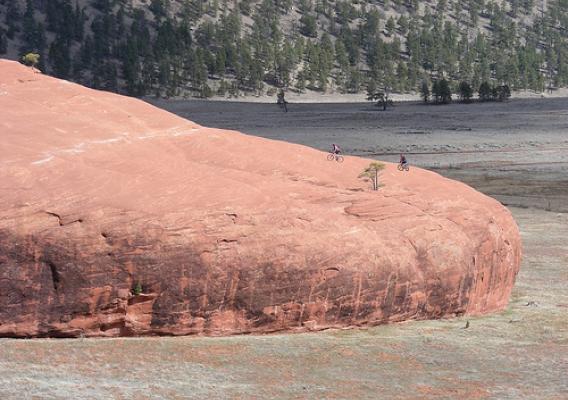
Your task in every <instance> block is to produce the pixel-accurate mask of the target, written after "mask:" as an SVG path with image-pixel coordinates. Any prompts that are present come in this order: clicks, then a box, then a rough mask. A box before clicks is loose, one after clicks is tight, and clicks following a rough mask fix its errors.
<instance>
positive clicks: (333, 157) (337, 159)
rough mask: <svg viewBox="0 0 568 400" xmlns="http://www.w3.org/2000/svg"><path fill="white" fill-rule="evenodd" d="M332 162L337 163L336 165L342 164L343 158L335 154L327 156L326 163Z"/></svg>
mask: <svg viewBox="0 0 568 400" xmlns="http://www.w3.org/2000/svg"><path fill="white" fill-rule="evenodd" d="M333 160H335V161H337V162H338V163H342V162H343V156H342V155H339V154H335V153H329V154H328V155H327V161H333Z"/></svg>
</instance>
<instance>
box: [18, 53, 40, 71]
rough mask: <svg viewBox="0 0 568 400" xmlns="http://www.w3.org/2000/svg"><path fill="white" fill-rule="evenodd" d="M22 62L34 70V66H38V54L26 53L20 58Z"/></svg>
mask: <svg viewBox="0 0 568 400" xmlns="http://www.w3.org/2000/svg"><path fill="white" fill-rule="evenodd" d="M22 62H23V63H24V64H26V65H28V66H30V67H32V69H33V70H35V68H36V66H37V65H38V64H39V54H37V53H27V54H25V55H24V56H23V57H22Z"/></svg>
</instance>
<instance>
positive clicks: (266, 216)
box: [0, 60, 521, 337]
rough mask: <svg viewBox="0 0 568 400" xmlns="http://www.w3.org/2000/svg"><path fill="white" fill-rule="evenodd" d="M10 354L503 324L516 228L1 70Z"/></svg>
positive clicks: (469, 205) (444, 201) (4, 284)
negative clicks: (447, 321)
mask: <svg viewBox="0 0 568 400" xmlns="http://www.w3.org/2000/svg"><path fill="white" fill-rule="evenodd" d="M0 93H1V94H2V95H0V109H1V110H2V111H5V115H3V118H2V120H0V131H1V132H2V141H1V142H0V165H1V166H2V167H1V168H0V182H2V186H1V187H0V337H3V336H72V337H76V336H81V335H91V336H119V335H148V334H164V335H182V334H196V333H198V334H209V335H227V334H236V333H251V332H258V333H263V332H271V331H276V330H287V331H302V330H317V329H325V328H329V327H346V326H357V325H365V324H369V325H376V324H381V323H388V322H395V321H402V320H408V319H429V318H442V317H445V316H453V315H462V314H482V313H488V312H492V311H496V310H502V309H503V308H504V307H505V306H506V305H507V303H508V301H509V296H510V294H511V290H512V287H513V284H514V281H515V277H516V275H517V272H518V271H519V265H520V259H521V242H520V236H519V230H518V228H517V225H516V224H515V221H514V220H513V218H512V216H511V214H510V212H509V211H508V210H507V209H506V208H505V207H503V206H502V205H501V204H499V203H498V202H497V201H496V200H494V199H492V198H489V197H487V196H485V195H483V194H481V193H479V192H476V191H475V190H473V189H472V188H470V187H469V186H466V185H464V184H462V183H460V182H456V181H452V180H449V179H446V178H443V177H441V176H439V175H437V174H435V173H433V172H430V171H425V170H421V169H419V168H412V169H411V170H410V171H409V172H400V171H398V170H397V169H396V167H395V166H394V165H393V164H388V165H384V167H385V168H384V170H383V171H382V172H381V175H380V180H381V185H382V186H381V189H380V191H377V190H371V189H370V188H369V184H368V182H365V181H362V180H361V179H358V178H357V177H358V176H359V175H360V174H361V171H363V170H364V169H365V167H367V166H368V165H369V162H370V161H371V160H368V159H363V158H357V157H345V161H344V162H343V163H336V162H335V161H334V162H329V161H327V160H326V154H325V153H322V152H320V151H317V150H315V149H312V148H309V147H305V146H300V145H296V144H291V143H286V142H279V141H273V140H268V139H263V138H258V137H254V136H247V135H243V134H240V133H238V132H234V131H224V130H221V129H212V128H205V127H202V126H200V125H197V124H195V123H193V122H191V121H188V120H185V119H182V118H180V117H177V116H175V115H173V114H170V113H168V112H166V111H163V110H160V109H158V108H154V107H152V106H150V105H149V104H147V103H145V102H143V101H140V100H137V99H129V98H125V97H123V96H118V95H115V94H111V93H105V92H100V91H94V90H90V89H86V88H84V87H81V86H79V85H75V84H69V82H66V81H63V80H59V79H54V78H50V77H45V76H43V75H42V74H39V73H34V72H32V70H31V69H29V68H26V67H24V66H21V65H18V64H17V63H14V62H8V61H2V60H0Z"/></svg>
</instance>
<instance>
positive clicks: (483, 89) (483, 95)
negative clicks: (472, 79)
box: [479, 82, 491, 101]
mask: <svg viewBox="0 0 568 400" xmlns="http://www.w3.org/2000/svg"><path fill="white" fill-rule="evenodd" d="M479 100H481V101H489V100H491V86H489V82H483V83H482V84H481V85H480V86H479Z"/></svg>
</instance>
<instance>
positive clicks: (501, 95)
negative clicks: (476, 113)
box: [497, 85, 511, 101]
mask: <svg viewBox="0 0 568 400" xmlns="http://www.w3.org/2000/svg"><path fill="white" fill-rule="evenodd" d="M497 93H498V99H499V101H505V100H509V98H511V89H510V88H509V85H503V86H499V88H497Z"/></svg>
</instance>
